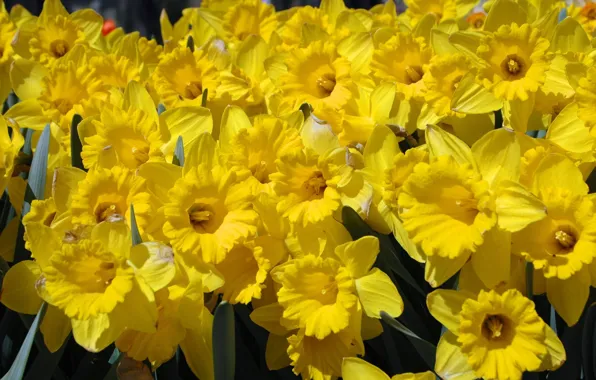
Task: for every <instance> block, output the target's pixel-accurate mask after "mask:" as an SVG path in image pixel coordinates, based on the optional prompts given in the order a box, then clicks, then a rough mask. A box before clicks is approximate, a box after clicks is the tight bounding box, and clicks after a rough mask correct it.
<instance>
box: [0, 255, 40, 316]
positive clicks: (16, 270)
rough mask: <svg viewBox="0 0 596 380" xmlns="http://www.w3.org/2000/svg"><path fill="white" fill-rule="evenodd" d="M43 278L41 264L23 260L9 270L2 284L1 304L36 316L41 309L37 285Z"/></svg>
mask: <svg viewBox="0 0 596 380" xmlns="http://www.w3.org/2000/svg"><path fill="white" fill-rule="evenodd" d="M40 276H41V269H40V268H39V264H37V263H36V262H35V261H33V260H23V261H21V262H19V263H17V264H15V265H14V266H13V267H12V268H10V269H9V270H8V272H7V273H6V275H5V276H4V280H3V282H2V292H1V293H0V302H2V303H3V304H4V305H5V306H6V307H8V308H9V309H11V310H14V311H16V312H18V313H23V314H30V315H35V314H37V312H38V311H39V308H40V307H41V302H42V301H41V298H40V297H39V295H38V294H37V290H36V289H35V283H36V282H37V280H39V277H40Z"/></svg>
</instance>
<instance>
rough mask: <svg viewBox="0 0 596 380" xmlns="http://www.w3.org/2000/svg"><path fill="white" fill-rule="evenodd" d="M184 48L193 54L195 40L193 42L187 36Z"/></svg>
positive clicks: (190, 37)
mask: <svg viewBox="0 0 596 380" xmlns="http://www.w3.org/2000/svg"><path fill="white" fill-rule="evenodd" d="M186 47H187V48H189V49H190V51H192V52H193V53H194V52H195V40H193V38H192V36H188V39H187V40H186Z"/></svg>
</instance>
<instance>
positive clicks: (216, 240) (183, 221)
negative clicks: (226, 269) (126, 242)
mask: <svg viewBox="0 0 596 380" xmlns="http://www.w3.org/2000/svg"><path fill="white" fill-rule="evenodd" d="M236 178H237V176H236V173H235V172H232V171H228V170H226V169H225V168H223V167H221V166H219V165H216V166H210V165H208V164H205V163H203V164H199V165H198V166H197V167H193V168H190V169H188V170H187V171H185V173H184V175H183V177H182V178H180V179H179V180H178V181H176V183H175V185H174V187H173V188H172V189H171V190H170V191H169V197H170V202H169V203H166V204H165V205H164V214H165V218H166V223H165V224H164V226H163V232H164V234H165V235H166V237H168V238H169V239H170V241H171V243H172V246H173V248H174V250H175V251H176V252H177V253H180V254H182V255H186V256H185V257H187V259H188V260H189V262H193V261H194V260H197V259H199V260H203V261H205V262H207V263H214V264H217V263H220V262H222V261H223V260H224V259H225V257H226V254H227V253H228V252H229V251H230V250H231V249H232V248H233V247H234V245H236V244H238V243H242V242H244V241H246V240H247V239H249V238H250V237H253V236H254V235H255V233H256V230H257V227H256V225H257V219H258V215H257V213H256V212H255V211H254V210H253V209H252V200H253V197H254V195H253V190H252V189H251V187H250V186H246V182H239V181H237V180H236Z"/></svg>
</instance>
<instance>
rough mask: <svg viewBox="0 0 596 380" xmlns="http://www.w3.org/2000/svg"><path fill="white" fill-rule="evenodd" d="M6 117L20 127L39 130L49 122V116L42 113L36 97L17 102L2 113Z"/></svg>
mask: <svg viewBox="0 0 596 380" xmlns="http://www.w3.org/2000/svg"><path fill="white" fill-rule="evenodd" d="M4 117H5V118H6V119H12V120H14V121H15V122H16V123H17V125H18V126H19V127H20V128H29V129H34V130H36V131H41V130H43V129H44V128H45V126H46V125H47V124H48V123H49V122H50V118H49V117H47V116H46V115H45V114H44V113H43V109H42V108H41V105H40V104H39V102H38V101H37V100H36V99H28V100H24V101H21V102H18V103H17V104H15V105H14V106H12V107H10V109H9V110H8V111H6V113H5V114H4Z"/></svg>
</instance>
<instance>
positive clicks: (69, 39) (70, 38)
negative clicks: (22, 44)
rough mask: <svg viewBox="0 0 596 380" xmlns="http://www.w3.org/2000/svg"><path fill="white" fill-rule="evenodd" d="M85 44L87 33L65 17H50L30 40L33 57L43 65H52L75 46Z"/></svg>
mask: <svg viewBox="0 0 596 380" xmlns="http://www.w3.org/2000/svg"><path fill="white" fill-rule="evenodd" d="M81 44H83V45H84V44H85V33H84V32H83V30H82V29H81V28H80V27H79V26H78V25H77V24H75V23H74V22H73V21H72V20H70V19H69V18H68V17H65V16H61V15H59V16H56V17H50V18H48V19H47V22H46V23H45V24H44V25H40V26H39V27H38V28H37V29H36V30H35V33H34V34H33V36H32V37H31V39H30V40H29V51H30V52H31V56H32V57H33V58H34V59H35V60H37V61H39V62H40V63H42V64H51V63H53V62H54V61H55V60H57V59H60V58H62V57H64V56H65V55H66V53H68V52H69V51H70V50H71V49H72V48H73V47H74V46H75V45H81Z"/></svg>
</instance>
